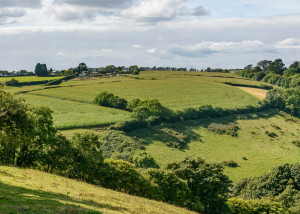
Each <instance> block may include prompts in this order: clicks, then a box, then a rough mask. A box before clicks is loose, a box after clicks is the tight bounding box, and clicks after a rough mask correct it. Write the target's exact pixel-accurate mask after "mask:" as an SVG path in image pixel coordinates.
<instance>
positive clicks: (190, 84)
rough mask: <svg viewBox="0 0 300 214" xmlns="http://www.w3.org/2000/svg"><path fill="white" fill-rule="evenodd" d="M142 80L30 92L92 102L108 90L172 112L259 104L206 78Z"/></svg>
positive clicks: (162, 76)
mask: <svg viewBox="0 0 300 214" xmlns="http://www.w3.org/2000/svg"><path fill="white" fill-rule="evenodd" d="M139 78H141V79H133V78H128V77H114V78H104V79H95V80H89V81H77V82H76V81H73V83H66V84H63V85H61V87H56V88H52V89H47V90H40V91H34V92H31V93H32V94H38V95H47V96H53V97H57V98H63V99H71V100H76V101H83V102H92V101H93V99H94V98H95V97H96V95H97V94H98V93H100V92H101V91H108V92H111V93H114V94H115V95H118V96H120V97H123V98H125V99H127V100H128V101H130V100H132V99H134V98H140V99H151V98H157V99H158V100H159V101H160V102H161V103H162V104H163V105H165V106H167V107H169V108H172V109H183V108H187V107H198V106H200V105H208V104H210V105H213V106H220V107H225V108H229V107H240V106H245V105H249V104H255V103H256V102H257V101H258V100H257V99H256V98H255V97H253V96H251V95H249V94H248V93H245V92H243V91H241V90H240V89H237V88H235V87H232V86H228V85H225V84H221V83H218V82H215V81H214V79H212V78H207V77H196V78H195V77H194V76H183V75H176V73H175V74H172V75H166V73H165V72H152V73H151V72H149V74H147V73H146V74H142V75H140V76H139ZM142 78H143V79H142ZM152 79H153V80H152ZM223 79H224V78H223ZM236 100H239V102H236Z"/></svg>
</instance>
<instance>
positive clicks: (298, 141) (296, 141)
mask: <svg viewBox="0 0 300 214" xmlns="http://www.w3.org/2000/svg"><path fill="white" fill-rule="evenodd" d="M292 143H293V144H294V145H295V146H297V147H300V140H295V141H293V142H292Z"/></svg>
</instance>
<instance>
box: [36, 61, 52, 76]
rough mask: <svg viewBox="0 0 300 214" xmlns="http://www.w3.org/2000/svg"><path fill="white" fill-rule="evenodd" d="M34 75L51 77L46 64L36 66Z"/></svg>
mask: <svg viewBox="0 0 300 214" xmlns="http://www.w3.org/2000/svg"><path fill="white" fill-rule="evenodd" d="M34 73H35V75H37V76H38V77H46V76H48V75H49V73H48V70H47V66H46V64H40V63H38V64H36V66H35V70H34Z"/></svg>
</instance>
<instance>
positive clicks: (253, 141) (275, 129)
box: [130, 111, 300, 181]
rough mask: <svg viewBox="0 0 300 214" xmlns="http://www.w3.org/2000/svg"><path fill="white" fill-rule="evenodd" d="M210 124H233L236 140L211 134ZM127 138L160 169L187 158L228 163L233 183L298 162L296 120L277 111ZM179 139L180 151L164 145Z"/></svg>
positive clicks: (298, 123)
mask: <svg viewBox="0 0 300 214" xmlns="http://www.w3.org/2000/svg"><path fill="white" fill-rule="evenodd" d="M212 123H214V124H230V123H233V124H234V125H236V126H237V127H238V131H237V136H231V135H228V134H218V133H216V132H213V131H211V130H210V129H209V128H208V127H209V126H210V124H212ZM272 133H274V135H273V134H272ZM130 135H131V136H137V137H139V138H141V139H144V140H146V141H147V142H148V143H149V145H148V146H147V152H149V153H150V154H151V155H152V156H153V157H154V159H155V160H156V161H157V163H158V164H160V165H163V164H166V163H168V162H173V161H177V160H182V159H184V158H185V157H186V156H188V155H191V156H200V157H202V158H204V159H206V160H207V161H208V162H223V161H231V160H232V161H234V162H236V163H237V164H238V167H235V168H231V167H226V170H225V172H226V174H227V175H228V176H229V177H230V179H232V180H234V181H236V180H239V179H241V178H246V177H251V176H259V175H261V174H263V173H265V172H267V171H268V170H269V169H270V168H272V167H274V166H277V165H280V164H282V163H295V162H297V161H299V160H300V149H299V147H297V146H295V145H294V144H293V143H292V142H293V141H296V140H299V139H300V120H299V119H296V118H292V119H291V117H290V116H289V115H288V114H285V113H283V112H277V111H272V112H263V113H259V114H249V115H242V116H229V117H224V118H216V119H205V120H195V121H188V122H185V123H181V124H164V125H160V126H156V127H152V128H148V129H140V130H137V131H135V132H132V133H130ZM182 139H186V140H185V141H186V143H187V146H186V148H184V149H183V150H179V149H176V148H171V147H168V146H167V145H166V143H169V142H176V141H180V140H182Z"/></svg>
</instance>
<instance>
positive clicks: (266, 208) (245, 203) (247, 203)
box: [227, 198, 290, 214]
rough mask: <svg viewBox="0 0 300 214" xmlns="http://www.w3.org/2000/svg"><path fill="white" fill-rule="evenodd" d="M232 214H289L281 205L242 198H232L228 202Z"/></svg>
mask: <svg viewBox="0 0 300 214" xmlns="http://www.w3.org/2000/svg"><path fill="white" fill-rule="evenodd" d="M227 204H228V205H229V207H230V209H231V213H232V214H241V213H242V214H261V213H272V214H288V213H290V212H289V211H288V210H286V209H285V208H284V207H283V206H282V204H281V203H279V202H274V201H271V200H257V199H256V200H243V199H240V198H230V199H229V200H228V202H227Z"/></svg>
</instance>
